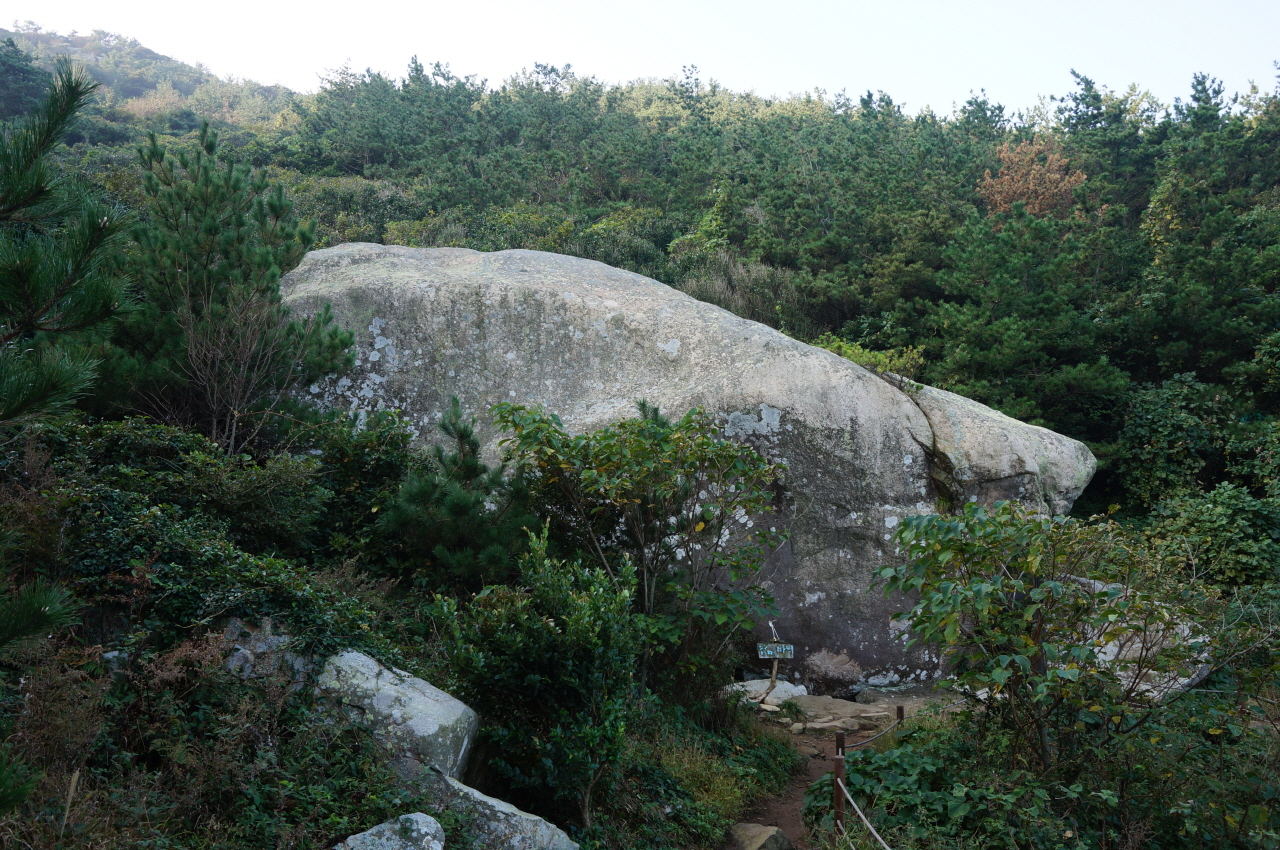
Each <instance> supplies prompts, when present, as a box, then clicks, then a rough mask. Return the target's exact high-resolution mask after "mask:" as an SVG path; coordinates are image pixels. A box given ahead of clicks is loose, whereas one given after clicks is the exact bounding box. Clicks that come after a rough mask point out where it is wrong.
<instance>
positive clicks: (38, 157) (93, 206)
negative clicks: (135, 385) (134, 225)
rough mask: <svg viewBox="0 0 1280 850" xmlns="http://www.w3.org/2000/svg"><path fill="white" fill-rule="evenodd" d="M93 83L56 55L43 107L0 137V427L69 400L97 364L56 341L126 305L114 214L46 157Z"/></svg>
mask: <svg viewBox="0 0 1280 850" xmlns="http://www.w3.org/2000/svg"><path fill="white" fill-rule="evenodd" d="M96 88H97V84H96V83H94V82H93V81H92V80H91V79H90V78H89V77H88V76H87V75H86V74H85V73H84V72H83V70H80V69H76V68H73V67H72V65H71V64H70V63H69V62H65V61H64V62H60V63H59V64H58V67H57V70H56V73H55V75H54V82H53V85H52V87H51V88H50V90H49V94H48V96H47V97H46V98H45V101H44V103H43V105H42V106H41V107H40V108H39V109H38V110H36V111H34V112H32V113H30V114H28V115H26V116H24V117H22V118H20V119H18V120H17V121H16V122H14V123H13V124H10V125H8V126H6V127H5V128H4V130H3V139H2V143H0V424H9V425H12V424H15V423H18V424H20V423H23V422H26V421H30V420H31V419H33V418H35V417H38V416H41V415H44V414H49V413H54V412H57V411H58V410H60V409H63V408H65V407H66V406H67V405H69V404H70V403H71V402H72V401H73V400H74V399H75V398H76V396H77V395H79V394H81V393H82V392H84V391H85V390H86V389H87V388H88V386H89V385H90V383H92V381H93V379H94V374H95V366H96V363H95V361H93V360H92V359H91V358H89V357H88V356H87V355H86V354H84V353H83V351H80V352H69V351H68V350H67V348H66V346H61V347H60V345H59V343H60V342H61V343H66V342H69V341H72V340H73V339H74V337H75V336H77V335H79V334H81V333H83V332H85V331H88V330H89V329H91V328H93V327H95V326H97V325H99V324H101V323H102V322H103V321H104V320H106V319H107V318H109V317H110V316H112V314H113V313H115V312H116V310H117V309H119V308H120V306H121V305H122V304H123V303H124V302H125V300H126V297H125V296H126V293H125V290H124V284H123V282H122V281H121V280H120V278H119V277H118V276H116V275H115V274H113V273H112V268H111V258H112V256H113V253H114V244H113V243H114V241H115V237H116V235H117V233H118V232H119V231H120V229H121V226H122V215H121V213H120V212H119V211H117V210H114V209H111V208H107V207H105V206H103V205H101V204H99V203H96V202H95V201H93V200H92V199H91V198H89V197H88V196H87V195H86V194H85V193H84V191H83V189H82V188H81V187H79V186H76V185H74V184H73V183H72V182H71V181H69V180H67V179H66V178H64V177H60V176H59V175H58V174H56V173H55V170H54V167H53V165H52V164H51V162H50V155H51V153H52V152H53V150H54V149H55V148H56V147H57V145H58V144H59V143H60V142H61V140H62V139H63V137H64V136H65V135H66V133H67V131H68V129H69V128H70V126H71V122H72V120H73V119H74V118H75V116H76V113H77V112H78V111H79V110H80V109H81V108H83V107H84V105H85V104H86V103H87V102H88V100H89V98H90V97H91V95H92V94H93V92H94V90H95V89H96Z"/></svg>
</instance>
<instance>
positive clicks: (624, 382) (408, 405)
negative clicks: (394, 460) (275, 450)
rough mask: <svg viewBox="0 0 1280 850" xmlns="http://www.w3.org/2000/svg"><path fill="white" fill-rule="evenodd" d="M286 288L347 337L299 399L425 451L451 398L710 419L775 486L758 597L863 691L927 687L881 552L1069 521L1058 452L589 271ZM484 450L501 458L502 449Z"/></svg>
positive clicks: (430, 267)
mask: <svg viewBox="0 0 1280 850" xmlns="http://www.w3.org/2000/svg"><path fill="white" fill-rule="evenodd" d="M283 290H284V293H285V300H286V303H287V304H288V305H289V306H290V307H291V308H292V309H293V310H294V311H296V312H297V313H300V314H306V313H308V312H311V311H314V310H318V309H320V307H321V306H322V305H324V304H326V303H327V304H331V305H332V307H333V311H334V315H335V316H336V318H337V321H338V322H339V324H341V325H342V326H343V327H345V328H347V329H349V330H352V331H354V332H355V333H356V335H357V341H358V342H357V354H358V362H357V364H356V366H355V368H354V369H352V370H351V372H350V373H348V374H344V375H334V376H332V377H331V378H328V379H326V380H324V381H321V382H319V383H317V384H315V385H314V386H312V387H310V388H309V393H310V396H311V398H312V399H313V400H315V401H316V402H318V403H320V404H322V405H324V406H327V407H330V408H341V409H351V410H354V411H357V412H359V411H373V410H378V409H389V408H394V409H398V410H400V411H402V413H403V414H404V415H405V416H406V417H407V418H408V420H409V421H410V422H411V424H412V426H413V427H414V428H415V429H416V430H417V432H418V434H419V436H420V438H421V439H423V440H424V441H432V440H435V439H436V435H435V432H434V426H435V424H436V422H438V421H439V419H440V417H441V416H442V414H443V413H444V412H445V411H446V410H447V408H448V404H449V399H450V397H451V396H454V395H456V396H458V397H459V399H461V401H462V404H463V405H464V407H465V408H466V409H469V410H471V411H473V412H475V413H477V414H483V413H484V412H485V411H486V410H487V409H488V408H489V407H490V406H492V405H493V404H496V403H498V402H502V401H510V402H519V403H522V404H527V405H541V406H542V407H544V408H545V409H546V410H548V411H550V412H553V413H556V414H557V415H559V416H560V418H561V419H562V420H563V422H564V424H565V426H566V427H567V428H568V429H570V430H571V431H585V430H589V429H593V428H599V427H603V426H604V425H607V424H609V423H610V422H613V421H615V420H617V419H620V418H623V417H628V416H633V415H634V414H635V406H634V403H635V401H636V400H637V399H645V400H647V401H649V402H652V403H655V404H658V405H659V406H660V407H661V408H662V409H663V410H665V411H668V412H671V413H683V412H684V411H686V410H688V409H689V408H691V407H695V406H697V407H701V408H703V409H705V410H707V411H708V412H710V413H712V414H715V415H716V416H717V417H718V421H719V422H720V423H721V425H722V427H723V428H724V433H725V434H726V435H728V436H730V437H733V438H735V439H738V440H741V441H743V442H745V443H748V444H750V445H752V446H753V447H755V448H756V449H757V450H758V451H760V452H761V453H763V454H765V455H766V456H767V457H769V458H770V459H771V460H774V461H779V462H782V463H785V464H786V467H787V471H786V475H785V479H784V481H783V492H782V494H781V495H780V500H779V505H778V510H777V516H776V517H775V518H772V519H771V520H770V522H777V523H778V524H780V525H783V526H785V527H787V528H788V529H789V531H790V534H791V537H790V541H789V542H788V543H787V544H786V545H785V546H784V547H782V548H781V549H780V550H779V551H778V552H776V553H775V554H774V556H773V557H772V558H771V559H770V561H769V563H768V564H767V565H766V568H765V570H764V573H763V574H762V576H761V577H760V578H761V579H762V580H763V581H764V582H766V583H767V586H768V587H769V588H770V589H771V590H772V591H773V594H774V596H775V598H776V599H777V600H778V603H779V606H780V607H781V609H782V612H783V614H782V617H781V618H779V619H778V621H777V626H778V629H779V631H780V632H781V634H782V636H783V638H784V639H785V640H787V641H788V642H790V643H794V644H795V645H796V652H797V658H796V663H800V662H801V661H803V659H804V657H805V656H806V655H808V654H811V653H818V652H826V653H828V654H830V655H832V656H835V657H846V658H848V659H850V662H851V666H850V667H849V669H853V666H852V665H856V667H857V668H858V669H860V670H861V671H863V673H864V675H865V680H866V681H870V682H872V683H877V682H881V683H888V682H896V681H903V680H910V679H925V678H929V677H931V676H933V675H935V674H936V671H937V669H938V662H937V659H936V658H935V657H933V655H932V654H931V651H930V650H929V649H928V648H927V647H917V648H915V649H914V650H908V649H907V648H906V647H905V640H904V638H905V637H906V635H905V634H904V632H903V630H902V629H901V628H899V627H898V626H897V625H896V623H895V621H894V620H893V615H894V614H895V612H897V611H899V610H901V608H902V607H903V605H902V601H901V600H894V599H885V598H884V595H883V594H882V593H881V592H880V591H879V590H877V589H876V588H875V587H874V586H873V585H874V579H875V575H876V571H877V570H878V569H879V568H880V567H882V566H884V565H885V564H888V563H891V562H893V561H894V559H895V558H896V557H898V555H897V554H896V553H895V550H894V546H893V543H892V542H891V541H892V535H893V529H894V528H895V527H896V526H897V525H898V523H899V522H900V521H901V520H902V518H903V517H906V516H910V515H912V514H920V513H929V512H933V511H935V510H936V509H937V505H938V504H939V502H940V501H941V502H946V503H948V504H956V503H959V502H962V501H967V500H970V499H979V500H982V501H984V502H986V501H994V500H996V499H1006V498H1008V499H1019V500H1021V501H1023V502H1025V503H1027V504H1029V505H1031V506H1033V507H1035V508H1037V509H1040V510H1046V511H1055V512H1063V511H1065V510H1066V509H1067V508H1069V507H1070V505H1071V503H1072V501H1073V500H1074V499H1075V498H1076V497H1077V496H1078V495H1079V494H1080V491H1081V490H1082V489H1083V487H1084V485H1085V484H1087V483H1088V481H1089V478H1090V477H1091V475H1092V473H1093V469H1094V461H1093V457H1092V455H1090V454H1089V451H1088V449H1086V448H1085V447H1084V446H1083V445H1082V444H1080V443H1078V442H1076V441H1074V440H1071V439H1068V438H1067V437H1064V436H1062V435H1059V434H1055V433H1053V432H1051V431H1047V430H1045V429H1043V428H1036V427H1033V426H1031V425H1027V424H1025V423H1022V422H1018V421H1016V420H1013V419H1010V418H1008V417H1006V416H1003V415H1001V414H999V413H997V412H995V411H993V410H991V409H989V408H986V407H984V406H982V405H980V404H977V403H975V402H972V401H970V400H968V399H964V398H961V397H959V396H956V395H953V394H951V393H946V392H943V391H940V390H934V389H931V388H928V387H917V386H908V391H904V390H903V389H900V388H899V387H897V386H895V385H894V384H892V383H890V382H889V381H886V380H884V379H882V378H880V377H878V376H876V375H874V374H872V373H871V372H868V371H867V370H865V369H863V368H861V367H860V366H857V365H856V364H854V363H851V362H849V361H848V360H844V359H842V358H840V357H837V356H836V355H834V354H831V353H830V352H827V351H823V350H821V349H817V348H813V347H811V346H808V345H805V344H803V343H801V342H798V341H796V340H793V339H791V338H789V337H787V336H785V335H783V334H781V333H779V332H777V331H775V330H772V329H771V328H768V327H766V326H764V325H760V324H757V323H755V322H750V321H747V320H745V319H742V318H739V317H737V316H734V315H733V314H731V313H729V312H727V311H725V310H722V309H720V308H718V307H715V306H712V305H710V304H705V303H702V302H699V301H696V300H694V299H693V298H690V297H689V296H687V295H684V294H682V293H680V292H678V291H677V290H674V289H672V288H670V287H668V286H665V285H663V284H661V283H658V282H656V281H653V280H650V279H648V278H645V277H642V276H640V275H636V274H632V273H630V272H626V271H621V270H618V269H614V268H611V267H609V266H606V265H603V264H601V263H597V262H593V261H590V260H582V259H577V258H573V257H565V256H560V255H556V254H546V253H541V252H537V251H502V252H499V253H494V254H484V253H479V252H476V251H470V250H466V249H460V248H439V249H419V248H402V247H395V246H382V245H371V244H358V243H357V244H348V245H341V246H338V247H336V248H329V249H325V250H322V251H314V252H312V253H311V254H308V255H307V257H306V258H305V259H304V260H303V262H302V264H301V265H300V266H299V267H298V268H297V269H295V270H294V271H293V272H291V273H290V274H289V275H287V276H286V278H285V281H284V284H283ZM483 418H484V417H483V416H481V419H482V420H483ZM480 436H481V439H482V440H483V441H485V442H486V446H487V451H488V452H489V454H490V456H493V455H496V452H497V448H496V442H497V439H498V436H499V435H497V434H494V433H493V431H492V430H491V429H490V430H485V431H482V432H481V434H480Z"/></svg>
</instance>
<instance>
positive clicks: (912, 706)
mask: <svg viewBox="0 0 1280 850" xmlns="http://www.w3.org/2000/svg"><path fill="white" fill-rule="evenodd" d="M951 698H952V696H951V695H950V694H944V693H939V692H937V691H933V690H931V689H924V688H922V689H920V690H919V691H912V692H908V693H892V694H888V693H886V694H884V695H883V696H877V698H876V699H875V700H874V701H872V702H870V705H873V706H876V707H877V708H880V709H883V710H885V711H886V712H887V713H888V717H887V719H886V722H885V723H884V726H887V725H888V724H889V723H890V722H892V719H893V717H894V715H895V714H896V711H895V710H894V706H896V705H901V706H903V710H904V714H905V715H906V716H907V717H911V716H913V715H915V714H916V713H918V712H919V711H921V710H922V709H924V708H925V707H926V706H929V705H932V704H937V703H939V702H940V701H941V700H944V699H945V700H950V699H951ZM766 722H769V718H766ZM784 728H786V727H785V726H784ZM878 731H879V730H870V731H863V732H848V733H846V735H845V744H846V746H849V745H852V744H856V743H857V742H858V741H865V740H867V739H868V738H871V737H873V736H874V735H876V734H877V732H878ZM791 744H792V746H793V747H794V748H795V750H796V752H798V753H800V754H801V755H802V756H806V757H807V761H806V762H805V763H804V765H803V766H802V767H801V769H800V770H799V771H797V772H796V774H795V775H794V776H792V778H791V781H790V783H788V785H787V787H786V789H784V790H783V791H782V792H781V793H779V794H775V795H771V796H769V797H763V798H761V799H759V800H757V801H756V802H755V804H754V805H752V806H751V808H749V809H748V810H747V811H746V812H745V813H744V814H743V816H742V822H743V823H759V824H764V825H765V826H776V827H778V828H779V829H781V830H782V832H783V834H785V835H786V836H787V838H789V839H790V840H791V843H792V844H793V845H795V847H796V850H816V847H817V846H818V842H817V841H815V840H811V838H812V837H811V836H810V835H809V831H808V830H807V829H806V828H805V825H804V818H803V816H802V808H803V806H804V794H805V791H807V790H808V789H809V785H810V784H811V783H813V782H814V781H816V780H818V779H821V778H822V777H823V776H825V775H826V774H828V773H830V772H831V769H832V761H831V758H832V756H834V755H835V749H836V733H835V730H832V729H821V730H805V731H802V732H799V733H798V734H793V735H792V736H791ZM733 847H734V845H733V844H732V842H730V841H729V840H728V839H727V838H726V841H725V844H724V848H725V850H733Z"/></svg>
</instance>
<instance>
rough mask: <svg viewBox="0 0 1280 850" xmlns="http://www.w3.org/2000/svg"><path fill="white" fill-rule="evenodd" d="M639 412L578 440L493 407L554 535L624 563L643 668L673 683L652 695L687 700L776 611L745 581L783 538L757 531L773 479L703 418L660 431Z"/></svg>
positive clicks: (655, 419) (544, 419)
mask: <svg viewBox="0 0 1280 850" xmlns="http://www.w3.org/2000/svg"><path fill="white" fill-rule="evenodd" d="M638 407H639V410H640V414H641V415H640V416H639V417H637V418H634V419H628V420H623V421H621V422H618V423H617V424H615V425H613V426H610V427H608V428H602V429H600V430H597V431H593V432H590V433H587V434H578V435H570V434H569V433H567V432H566V431H565V430H564V427H563V425H562V424H561V422H560V420H559V419H558V418H557V417H555V416H554V415H550V414H547V413H544V412H542V411H541V410H530V409H528V408H524V407H519V406H515V405H507V404H501V405H498V406H497V407H495V408H494V414H495V419H496V421H497V423H498V425H499V426H500V427H502V428H503V429H504V430H506V431H507V432H508V433H510V434H511V436H510V437H508V438H507V439H505V440H504V441H503V445H504V447H505V449H506V452H507V456H508V457H509V458H510V459H511V461H512V462H513V465H514V466H515V468H516V471H517V474H519V475H521V476H522V477H524V478H525V480H526V481H527V482H528V486H529V488H530V492H531V497H532V500H533V501H532V504H533V507H534V509H535V510H537V511H538V512H539V513H541V514H542V515H544V516H547V517H549V519H550V523H551V525H550V528H551V532H552V534H553V535H554V536H555V538H556V539H557V540H558V541H560V542H561V544H562V545H564V546H566V547H567V548H569V549H571V550H575V551H579V552H582V553H584V554H585V555H586V556H588V557H589V558H590V559H591V560H592V561H593V562H594V563H595V564H596V565H597V566H598V567H599V568H601V569H604V570H606V571H607V572H609V573H610V574H612V575H615V576H616V575H618V574H619V571H620V570H621V569H623V566H622V565H623V564H624V563H629V564H634V566H635V570H636V576H637V579H638V583H639V584H638V589H637V599H636V605H637V607H638V609H639V611H640V612H641V613H642V614H643V615H644V616H643V620H642V624H643V626H644V628H645V631H646V633H647V634H646V640H647V645H648V648H649V650H650V651H649V652H648V653H646V660H645V663H646V664H648V663H649V662H650V661H654V662H655V663H658V664H661V665H662V667H663V669H664V670H667V671H670V672H671V673H672V674H674V676H668V677H664V678H666V681H665V682H663V683H662V687H664V689H665V688H669V689H670V690H669V691H666V692H668V693H672V694H673V695H675V696H676V698H677V699H683V700H686V701H687V700H688V699H689V697H690V696H691V695H696V696H698V697H701V696H705V695H706V692H707V691H708V690H710V691H715V690H716V689H718V687H719V685H721V684H723V681H727V675H726V671H725V669H724V664H725V662H726V659H728V657H729V656H728V654H727V652H726V650H727V649H728V648H729V647H730V646H731V645H732V644H731V638H732V636H733V635H734V634H735V633H738V632H742V633H745V632H746V631H749V630H750V628H751V627H752V626H753V623H754V620H755V619H756V618H759V617H761V616H762V615H768V614H769V613H771V612H773V611H775V610H776V609H775V608H774V607H773V600H772V597H770V596H769V595H768V593H767V592H766V591H765V590H764V589H763V588H760V587H758V586H755V585H752V584H751V583H750V582H751V579H752V577H753V576H754V575H755V574H756V572H757V571H758V570H759V568H760V564H761V563H762V562H763V560H764V556H765V553H766V552H767V551H768V550H769V549H770V548H772V547H773V546H776V545H778V544H780V542H781V540H782V535H781V534H780V533H778V532H777V531H776V529H775V528H768V527H764V525H765V522H767V519H766V518H765V517H766V516H767V512H768V510H769V509H770V508H771V507H772V506H773V493H772V492H771V490H770V487H771V485H772V484H773V482H774V480H775V479H776V477H777V474H778V471H777V469H776V468H775V467H774V466H772V465H771V464H769V463H768V462H767V461H766V460H765V459H764V458H763V457H761V456H760V455H759V454H757V453H756V452H755V451H754V450H752V449H751V448H750V447H747V446H743V445H742V444H740V443H735V442H733V441H731V440H726V439H723V438H721V437H719V436H717V429H716V427H715V425H714V423H713V422H712V421H711V419H710V417H708V416H707V415H706V414H705V413H703V412H702V411H699V410H693V411H690V412H689V413H687V414H686V415H685V416H684V417H682V418H681V419H680V420H679V421H677V422H671V421H669V420H667V419H666V418H664V417H663V416H661V415H660V414H659V412H658V411H657V409H656V408H653V407H651V406H649V405H647V404H646V403H644V402H639V403H638ZM655 656H656V657H655ZM722 679H723V681H722ZM654 681H655V682H657V681H659V677H654Z"/></svg>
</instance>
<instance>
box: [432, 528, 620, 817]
mask: <svg viewBox="0 0 1280 850" xmlns="http://www.w3.org/2000/svg"><path fill="white" fill-rule="evenodd" d="M532 543H533V545H532V551H530V553H529V554H527V555H525V556H524V558H523V559H522V560H521V563H520V583H519V584H518V585H516V586H491V587H487V588H485V589H484V590H483V591H482V592H481V593H479V594H478V595H476V596H475V597H474V598H473V599H472V600H471V601H470V602H468V603H467V604H466V605H465V606H464V607H461V608H460V607H459V606H458V604H457V602H456V601H455V600H452V599H447V598H442V597H438V604H439V606H440V616H441V617H442V619H444V620H445V621H446V622H449V623H451V627H450V643H451V653H450V654H451V660H452V661H453V665H454V667H455V668H456V670H457V674H458V676H459V678H460V679H461V680H462V682H463V683H464V686H465V688H466V691H467V693H466V697H467V699H468V702H469V704H470V705H472V706H473V707H474V708H476V709H477V710H478V711H479V712H480V714H481V716H482V717H483V718H484V720H485V725H484V731H483V734H484V736H485V737H486V738H487V739H488V740H489V741H491V742H492V743H493V745H494V746H495V748H496V752H497V753H498V755H497V756H495V758H494V759H493V762H492V764H493V766H495V767H496V768H497V769H498V770H499V772H501V774H502V775H503V776H504V777H505V779H506V780H507V781H508V782H510V783H511V785H512V787H514V788H516V789H528V790H529V791H530V792H532V796H531V797H530V799H531V800H534V801H538V800H541V801H543V805H540V806H538V808H542V809H543V810H544V811H545V810H546V805H545V802H546V801H548V800H554V801H557V802H563V803H567V804H570V805H572V806H573V807H574V809H575V810H576V814H577V815H578V817H579V819H580V820H581V823H582V824H583V826H585V827H590V826H591V817H592V800H593V797H594V796H595V795H596V793H597V792H598V791H599V790H601V789H602V788H604V787H607V785H608V783H609V781H610V777H611V775H612V773H613V771H614V770H615V768H616V765H617V762H618V759H619V756H620V755H621V753H622V749H623V746H624V743H625V732H626V728H627V721H628V719H629V718H630V717H631V715H632V713H633V710H634V709H633V705H634V703H635V701H636V698H637V693H636V683H635V672H636V667H637V659H638V657H639V653H640V647H641V639H640V631H639V629H638V627H637V621H636V619H635V616H634V615H633V613H632V610H631V601H632V596H633V594H634V593H635V577H634V572H633V571H631V570H630V569H629V568H625V567H624V568H623V569H621V570H619V571H618V572H617V573H616V575H615V576H610V575H609V574H608V573H606V572H605V571H604V570H603V569H599V568H596V569H588V568H585V567H583V566H582V564H581V562H575V563H571V564H570V563H565V562H563V561H558V560H555V559H552V558H549V557H548V556H547V552H546V545H547V544H546V536H545V533H544V535H543V537H541V538H535V539H533V541H532Z"/></svg>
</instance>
